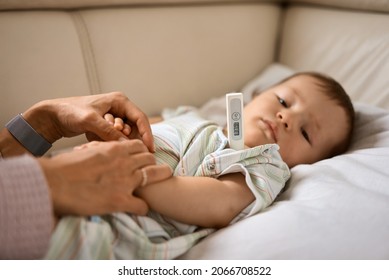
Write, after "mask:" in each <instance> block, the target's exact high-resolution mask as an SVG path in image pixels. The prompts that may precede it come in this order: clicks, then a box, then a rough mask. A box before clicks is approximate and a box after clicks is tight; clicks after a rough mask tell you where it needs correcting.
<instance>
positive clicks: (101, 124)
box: [0, 92, 154, 156]
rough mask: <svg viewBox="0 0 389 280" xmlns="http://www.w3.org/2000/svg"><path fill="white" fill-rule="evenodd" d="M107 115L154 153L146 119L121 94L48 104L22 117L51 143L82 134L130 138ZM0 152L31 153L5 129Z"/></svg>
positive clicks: (42, 104)
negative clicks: (123, 122) (123, 123)
mask: <svg viewBox="0 0 389 280" xmlns="http://www.w3.org/2000/svg"><path fill="white" fill-rule="evenodd" d="M106 113H111V114H113V115H115V116H118V117H120V118H122V119H124V120H125V121H126V123H127V124H128V125H129V126H130V128H131V135H130V138H137V139H141V140H142V141H143V143H144V144H145V145H146V147H147V148H148V149H149V151H151V152H153V151H154V144H153V136H152V133H151V128H150V124H149V122H148V118H147V116H146V115H145V114H144V113H143V112H142V111H141V110H140V109H139V108H138V107H136V106H135V104H133V103H132V102H131V101H130V100H129V99H128V98H127V97H126V96H125V95H124V94H123V93H121V92H112V93H105V94H97V95H88V96H78V97H69V98H58V99H52V100H45V101H41V102H38V103H37V104H35V105H33V106H32V107H31V108H29V109H28V110H26V111H25V112H23V114H22V116H23V118H24V119H25V120H26V121H27V123H29V124H30V125H31V126H32V127H33V128H34V129H35V131H36V132H38V133H39V134H40V135H41V136H42V137H43V138H45V139H46V140H47V141H48V142H50V143H54V142H55V141H57V140H58V139H60V138H62V137H73V136H76V135H80V134H83V133H85V134H86V136H87V138H88V139H89V140H105V141H109V140H118V139H120V138H127V136H126V135H124V134H123V133H122V132H121V131H118V130H117V129H115V128H114V127H113V126H112V125H110V124H109V123H107V121H106V120H105V119H104V115H105V114H106ZM0 152H1V153H2V155H3V156H14V155H20V154H23V153H26V152H28V151H26V149H25V148H24V147H23V146H22V145H20V143H19V142H18V141H17V140H16V139H14V138H13V137H12V135H11V134H10V133H9V132H8V130H6V129H3V130H2V131H1V135H0Z"/></svg>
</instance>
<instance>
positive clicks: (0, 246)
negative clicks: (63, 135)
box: [0, 155, 54, 259]
mask: <svg viewBox="0 0 389 280" xmlns="http://www.w3.org/2000/svg"><path fill="white" fill-rule="evenodd" d="M52 213H53V211H52V203H51V201H50V194H49V191H48V186H47V183H46V180H45V177H44V175H43V173H42V170H41V168H40V165H39V163H38V162H37V161H36V160H35V159H34V158H33V157H31V156H27V155H25V156H21V157H14V158H11V159H7V160H0V259H36V258H41V257H43V256H44V254H45V252H46V250H47V248H48V245H49V240H50V235H51V231H52V229H53V226H54V222H53V214H52Z"/></svg>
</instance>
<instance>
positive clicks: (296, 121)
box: [244, 76, 347, 167]
mask: <svg viewBox="0 0 389 280" xmlns="http://www.w3.org/2000/svg"><path fill="white" fill-rule="evenodd" d="M244 116H245V118H244V136H245V144H246V145H247V146H249V147H254V146H257V145H261V144H270V143H276V144H278V145H279V146H280V154H281V156H282V158H283V160H284V161H285V162H286V163H287V164H288V166H289V167H293V166H295V165H297V164H302V163H314V162H316V161H319V160H321V159H324V158H326V157H327V156H328V155H329V153H330V151H331V149H332V148H333V147H334V146H335V145H336V144H338V143H340V142H341V141H342V140H343V139H344V138H345V137H346V131H347V130H346V129H347V121H346V113H345V111H344V109H343V108H341V107H340V106H339V105H337V104H336V103H335V101H334V100H330V99H329V98H328V97H327V96H326V95H325V94H324V93H323V92H322V90H321V89H320V87H319V86H318V85H317V81H316V79H315V78H312V77H310V76H297V77H294V78H292V79H290V80H288V81H286V82H284V83H282V84H279V85H276V86H274V87H272V88H270V89H268V90H266V91H265V92H262V93H261V94H260V95H258V96H256V97H255V98H254V99H253V100H252V101H251V102H250V103H249V104H247V105H246V106H245V108H244Z"/></svg>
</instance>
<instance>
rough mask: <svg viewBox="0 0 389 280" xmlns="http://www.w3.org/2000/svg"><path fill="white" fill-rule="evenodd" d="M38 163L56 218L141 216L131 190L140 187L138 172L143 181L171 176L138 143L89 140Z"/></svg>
mask: <svg viewBox="0 0 389 280" xmlns="http://www.w3.org/2000/svg"><path fill="white" fill-rule="evenodd" d="M38 160H39V162H40V164H41V166H42V169H43V171H44V173H45V176H46V178H47V182H48V185H49V186H50V191H51V196H52V201H53V207H54V212H55V214H56V215H57V216H62V215H66V214H73V215H96V214H106V213H112V212H131V213H136V214H141V215H143V214H146V212H147V210H148V206H147V204H146V203H145V202H144V201H143V200H141V199H139V198H137V197H135V196H133V191H134V190H135V189H136V188H137V187H138V186H140V185H141V184H142V183H145V182H144V180H145V179H144V176H145V175H144V174H143V172H146V173H145V174H146V176H147V182H148V183H153V182H157V181H160V180H164V179H167V178H168V177H170V176H171V174H172V171H171V169H170V167H168V166H163V165H155V158H154V156H153V154H151V153H150V152H148V150H147V148H146V146H145V145H144V144H143V143H142V142H141V141H139V140H128V141H112V142H91V143H89V144H86V145H84V146H81V147H80V148H78V149H75V150H73V151H71V152H68V153H63V154H58V155H57V156H54V157H52V158H45V157H43V158H39V159H38ZM142 169H143V170H144V171H142Z"/></svg>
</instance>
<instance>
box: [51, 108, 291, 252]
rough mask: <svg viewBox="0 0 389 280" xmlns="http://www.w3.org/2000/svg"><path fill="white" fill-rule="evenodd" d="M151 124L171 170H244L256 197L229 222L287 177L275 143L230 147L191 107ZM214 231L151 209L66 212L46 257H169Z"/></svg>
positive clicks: (213, 173)
mask: <svg viewBox="0 0 389 280" xmlns="http://www.w3.org/2000/svg"><path fill="white" fill-rule="evenodd" d="M152 130H153V135H154V141H155V146H156V153H155V156H156V158H157V162H158V163H164V164H168V165H169V166H170V167H171V168H172V169H173V170H174V173H173V175H174V176H207V177H213V178H217V177H219V176H222V175H225V174H228V173H236V172H240V173H242V174H243V175H244V176H245V178H246V183H247V187H248V188H250V190H251V191H252V193H253V194H254V196H255V200H254V202H252V203H251V204H250V205H248V206H247V207H246V208H245V209H244V210H243V211H242V212H241V213H240V214H239V215H238V216H237V217H235V219H233V221H232V222H231V224H233V223H236V222H237V221H239V220H241V219H243V218H246V217H249V216H252V215H254V214H256V213H258V212H260V211H261V210H262V209H264V208H266V207H267V206H269V205H270V204H271V203H272V202H273V201H274V199H275V198H276V196H277V195H278V193H279V192H280V191H281V189H282V188H283V187H284V185H285V183H286V181H287V180H288V179H289V177H290V171H289V169H288V167H287V165H286V164H285V163H284V162H283V161H282V159H281V157H280V155H279V153H278V146H277V145H276V144H267V145H262V146H257V147H253V148H247V149H245V150H241V151H236V150H233V149H230V148H228V141H227V138H226V137H225V135H224V134H223V128H222V127H220V126H217V125H216V124H214V123H212V122H210V121H207V120H204V119H203V118H201V116H200V115H199V114H198V113H197V111H196V110H194V109H193V110H192V108H190V107H180V108H179V109H177V111H175V112H174V114H173V115H171V117H169V118H168V119H166V120H165V121H163V122H161V123H158V124H155V125H153V126H152ZM213 231H214V229H203V228H198V227H196V226H194V225H187V224H183V223H180V222H177V221H174V220H172V219H170V218H168V217H164V216H162V215H161V214H159V213H156V212H154V211H150V212H149V213H148V215H147V216H136V215H130V214H125V213H115V214H112V215H107V216H104V217H100V218H99V219H97V221H89V220H88V219H86V218H81V217H66V218H63V219H62V220H61V221H60V223H59V224H58V226H57V228H56V230H55V232H54V234H53V237H52V240H51V247H50V250H49V252H48V254H47V256H46V258H48V259H52V258H62V259H63V258H65V259H68V258H78V259H79V258H81V259H98V258H103V259H109V258H111V259H172V258H176V257H178V256H180V255H181V254H183V253H184V252H186V251H187V250H188V249H190V248H191V247H192V246H193V245H194V244H195V243H197V242H198V241H199V240H200V239H201V238H204V237H205V236H207V235H208V234H210V233H212V232H213Z"/></svg>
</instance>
